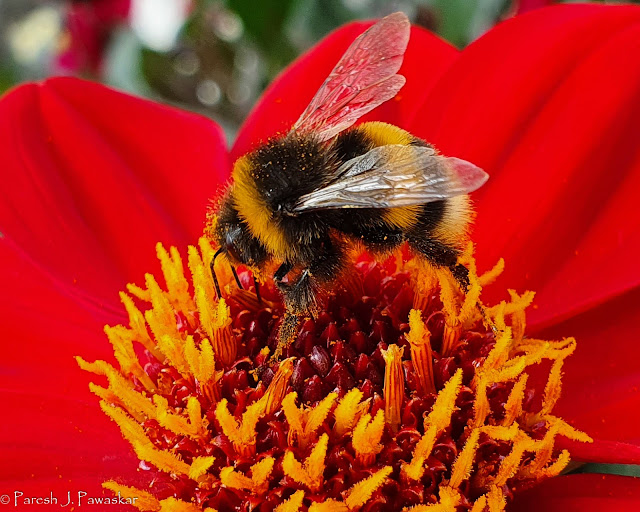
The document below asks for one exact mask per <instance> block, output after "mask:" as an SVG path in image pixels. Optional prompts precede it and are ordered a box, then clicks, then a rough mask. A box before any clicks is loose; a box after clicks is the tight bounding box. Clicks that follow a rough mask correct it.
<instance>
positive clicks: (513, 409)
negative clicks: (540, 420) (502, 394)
mask: <svg viewBox="0 0 640 512" xmlns="http://www.w3.org/2000/svg"><path fill="white" fill-rule="evenodd" d="M528 378H529V376H528V375H527V374H526V373H524V374H522V375H521V376H520V378H519V379H518V381H517V382H516V383H515V384H514V386H513V389H512V390H511V393H510V394H509V398H508V399H507V403H506V404H505V406H504V411H505V413H504V419H503V420H502V424H503V425H511V424H512V423H513V422H514V421H515V420H516V418H518V417H519V416H520V415H521V414H522V402H523V401H524V392H525V389H526V387H527V379H528Z"/></svg>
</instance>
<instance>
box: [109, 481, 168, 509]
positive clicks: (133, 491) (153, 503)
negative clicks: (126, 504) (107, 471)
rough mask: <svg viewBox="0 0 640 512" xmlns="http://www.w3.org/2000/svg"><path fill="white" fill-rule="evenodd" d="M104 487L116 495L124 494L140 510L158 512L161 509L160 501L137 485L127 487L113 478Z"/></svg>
mask: <svg viewBox="0 0 640 512" xmlns="http://www.w3.org/2000/svg"><path fill="white" fill-rule="evenodd" d="M102 487H104V488H105V489H108V490H110V491H111V492H113V493H114V494H116V495H120V496H122V497H123V498H124V499H125V500H128V501H130V503H131V504H132V505H133V506H134V507H136V508H137V509H138V510H142V511H150V512H156V511H158V510H160V502H159V501H158V500H157V499H156V498H155V496H153V494H150V493H148V492H146V491H143V490H141V489H138V488H137V487H127V486H126V485H120V484H119V483H117V482H114V481H113V480H109V481H107V482H104V483H103V484H102Z"/></svg>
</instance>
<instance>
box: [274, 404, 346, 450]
mask: <svg viewBox="0 0 640 512" xmlns="http://www.w3.org/2000/svg"><path fill="white" fill-rule="evenodd" d="M297 397H298V394H297V393H296V392H291V393H289V394H288V395H287V396H286V397H285V398H284V400H283V401H282V410H283V411H284V415H285V417H286V418H287V422H288V423H289V444H290V445H291V444H293V442H294V440H297V441H298V445H299V446H300V448H302V449H304V448H305V447H306V446H307V445H308V444H309V443H311V442H312V441H313V440H314V436H315V432H316V430H318V429H319V428H320V426H321V425H322V424H323V423H324V420H325V419H326V418H327V416H329V413H330V412H331V409H332V407H333V404H334V403H335V401H336V398H338V395H337V394H336V393H329V394H328V395H327V396H326V397H325V398H324V399H323V400H322V401H321V402H320V403H318V405H316V406H315V407H313V408H306V407H304V406H302V407H301V408H298V407H297V406H296V399H297Z"/></svg>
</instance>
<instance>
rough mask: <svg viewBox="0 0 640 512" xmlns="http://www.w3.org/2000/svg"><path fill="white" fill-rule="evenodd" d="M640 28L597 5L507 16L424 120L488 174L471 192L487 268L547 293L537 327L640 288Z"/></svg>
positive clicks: (428, 105)
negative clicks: (498, 267)
mask: <svg viewBox="0 0 640 512" xmlns="http://www.w3.org/2000/svg"><path fill="white" fill-rule="evenodd" d="M639 21H640V8H638V7H636V6H596V5H583V6H558V7H552V8H548V9H542V10H538V11H535V12H533V13H531V14H528V15H525V16H519V17H516V18H513V19H511V20H508V21H506V22H505V23H503V24H502V25H500V26H498V27H497V28H496V29H494V30H492V31H491V32H490V33H488V34H487V35H486V36H484V37H482V38H481V39H480V40H478V41H477V42H476V43H474V44H472V45H471V46H469V47H468V48H467V49H465V50H464V51H463V52H462V54H461V56H460V58H459V59H458V60H457V61H456V62H455V63H454V64H453V65H452V66H451V68H450V69H449V71H448V72H447V73H446V74H445V75H444V77H443V78H442V80H440V82H439V83H438V85H437V87H436V88H434V89H433V91H432V93H431V94H430V95H429V96H428V97H427V100H426V102H425V103H424V105H423V107H422V109H421V110H420V112H419V114H418V116H417V118H416V120H415V121H414V123H413V126H412V129H413V131H414V132H415V133H417V134H418V135H421V136H423V137H425V138H426V139H427V140H429V141H431V142H433V143H434V144H435V145H436V146H437V147H438V148H439V149H440V150H441V151H442V152H443V153H445V154H449V155H455V156H458V157H461V158H465V159H467V160H470V161H472V162H474V163H476V164H477V165H479V166H481V167H483V168H484V169H485V170H486V171H487V172H488V173H489V174H490V176H491V178H490V180H489V182H488V183H487V185H485V186H484V187H483V188H482V189H480V191H478V192H477V193H476V194H474V197H475V198H476V200H477V212H478V216H477V222H476V226H475V229H474V240H475V241H476V242H477V247H478V249H477V251H478V259H479V263H480V266H481V268H483V267H485V268H486V267H488V266H489V265H492V264H493V263H494V262H495V261H496V260H497V259H498V258H499V257H501V256H503V257H505V259H506V264H507V267H506V272H505V273H504V275H503V277H502V278H501V283H507V284H508V286H509V287H514V288H516V289H519V290H523V289H533V290H536V291H537V292H538V297H537V301H536V302H537V304H538V309H537V310H534V311H532V313H531V324H532V326H535V325H536V324H538V325H542V324H550V323H553V322H554V321H558V320H560V319H562V318H565V317H568V316H570V315H572V314H576V313H578V312H579V311H581V310H584V309H586V308H588V307H590V306H592V305H594V304H597V303H599V302H602V301H604V300H607V299H608V298H610V297H613V296H615V295H617V294H620V293H623V292H624V291H625V290H626V289H628V288H629V287H632V286H634V285H636V284H638V283H639V282H640V267H638V266H637V265H636V264H635V260H637V258H638V257H639V256H640V223H638V221H637V219H638V216H637V215H630V212H632V211H633V203H632V202H631V201H632V200H633V199H632V196H633V191H635V190H636V189H637V187H638V184H639V180H640V160H639V159H638V154H637V151H636V150H635V148H636V147H637V144H638V142H640V132H638V130H637V129H636V128H637V127H636V124H637V118H638V115H639V114H640V95H639V94H638V91H640V68H639V67H638V66H637V65H635V64H636V63H635V60H636V59H635V55H637V54H638V52H639V51H640V24H638V22H639ZM621 255H624V257H621ZM612 261H615V262H616V264H615V265H610V262H612ZM603 265H608V268H607V271H606V272H605V271H602V268H603ZM609 267H614V268H609ZM495 288H501V287H500V286H496V287H495ZM488 291H489V293H491V292H490V290H488Z"/></svg>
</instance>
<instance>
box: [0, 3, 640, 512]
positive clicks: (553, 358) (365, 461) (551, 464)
mask: <svg viewBox="0 0 640 512" xmlns="http://www.w3.org/2000/svg"><path fill="white" fill-rule="evenodd" d="M638 20H640V8H637V7H633V6H615V7H610V6H606V7H605V6H593V5H589V6H585V5H582V6H576V5H571V6H558V7H551V8H543V9H539V10H536V11H534V12H532V13H529V14H527V15H523V16H519V17H516V18H513V19H511V20H508V21H506V22H504V23H502V24H501V25H498V26H497V27H495V28H494V29H492V30H491V31H490V32H489V33H487V34H486V35H485V36H483V37H482V38H480V39H479V40H478V41H476V42H475V43H473V44H472V45H470V46H469V47H468V48H466V49H465V50H463V51H461V52H459V51H457V50H455V49H454V48H452V47H450V46H449V45H447V44H446V43H444V42H442V41H441V40H439V39H438V38H436V37H435V36H433V35H431V34H430V33H428V32H425V31H422V30H420V29H418V28H414V29H412V35H411V40H410V43H409V48H408V51H407V54H406V57H405V62H404V64H403V68H402V69H401V71H400V72H401V73H402V74H404V75H405V77H406V78H407V85H406V86H405V88H403V90H402V91H401V93H400V95H399V96H398V97H397V98H396V99H395V100H393V101H390V102H388V103H386V104H384V105H383V106H381V107H379V108H378V109H376V110H375V111H374V112H372V113H371V114H369V115H368V116H367V117H366V118H365V119H363V120H373V119H379V120H383V121H387V122H391V123H393V124H396V125H398V126H401V127H402V128H405V129H407V130H409V131H411V132H412V133H414V134H415V135H417V136H419V137H422V138H424V139H426V140H428V141H430V142H431V143H433V144H434V145H435V146H436V147H438V148H439V150H440V151H441V152H442V153H444V154H448V155H455V156H458V157H461V158H464V159H466V160H469V161H472V162H474V163H476V164H477V165H479V166H480V167H482V168H484V169H485V170H487V172H488V173H489V174H490V175H491V179H490V181H489V182H488V184H487V185H486V186H485V187H483V189H481V190H480V191H479V192H478V193H477V194H475V197H474V199H475V204H476V211H477V220H476V223H475V226H474V230H473V236H472V238H473V241H474V247H473V248H472V247H471V246H470V248H469V250H468V251H467V252H466V253H465V255H464V257H463V258H464V262H465V264H466V265H467V266H468V267H469V268H470V270H471V277H472V286H471V288H470V290H469V292H468V293H467V294H466V295H464V294H462V293H460V291H459V290H458V289H457V288H456V287H455V284H454V283H452V282H451V280H450V279H449V278H448V276H447V275H446V274H445V273H442V272H434V271H433V269H430V268H427V267H424V266H423V265H422V264H421V263H420V262H419V261H417V260H416V259H415V258H413V257H412V256H411V255H410V254H407V253H404V252H401V253H398V254H395V255H393V256H392V257H390V258H388V259H385V260H383V261H374V260H372V259H371V258H370V257H369V256H368V255H366V254H359V255H355V256H354V261H353V272H351V274H350V277H349V279H343V280H342V281H340V282H339V283H337V284H336V286H335V288H333V289H332V290H330V291H329V292H328V293H327V297H326V299H325V303H324V304H325V306H324V310H323V311H322V313H321V314H320V315H318V316H317V317H316V318H314V319H309V320H307V321H306V322H305V323H304V324H303V325H302V327H301V332H300V334H299V335H298V337H297V339H296V341H295V343H294V344H293V345H292V346H291V347H290V348H289V349H288V352H287V354H286V357H285V358H284V359H282V360H280V361H270V360H269V354H270V352H271V351H272V350H273V347H274V343H275V333H276V332H277V324H278V321H279V319H280V317H281V315H282V310H283V306H282V303H281V299H280V297H279V295H278V293H277V292H276V290H275V288H274V286H273V284H272V283H269V282H267V283H265V286H264V290H263V293H262V301H258V300H257V298H256V295H255V293H254V292H253V290H252V281H251V280H250V274H249V272H248V271H246V270H242V269H241V270H240V272H239V278H240V281H241V284H242V287H243V289H238V288H237V287H236V285H235V284H234V280H233V277H232V276H230V275H229V274H228V273H225V271H226V269H225V268H223V267H221V268H220V269H219V273H220V276H221V281H222V284H223V288H224V293H223V299H220V300H218V298H217V297H216V296H215V293H214V292H213V288H212V282H211V280H210V278H209V274H208V272H207V270H208V269H207V265H208V261H209V260H210V258H211V253H212V250H213V248H212V247H211V245H210V243H209V241H207V240H206V239H200V236H201V233H202V228H203V222H204V215H205V211H206V208H207V204H208V202H209V200H210V198H211V197H212V196H214V195H215V191H216V189H217V188H219V187H220V186H222V184H223V183H224V181H225V180H226V179H227V177H228V174H229V171H230V168H231V164H232V162H233V160H234V159H235V158H237V157H238V156H240V155H242V154H244V153H246V152H247V151H249V150H250V149H251V148H253V147H255V146H256V145H257V144H259V143H260V141H264V140H266V139H267V138H268V137H270V136H272V135H274V134H275V133H277V132H279V131H282V130H285V129H286V128H287V127H288V126H290V125H291V124H292V123H293V121H294V120H295V119H296V117H297V116H298V115H299V113H300V112H301V111H302V110H303V109H304V107H305V106H306V104H307V103H308V101H309V100H310V98H311V96H312V95H313V94H314V92H315V91H316V90H317V88H318V86H319V85H320V83H321V82H322V80H323V79H324V77H325V76H326V75H327V74H328V72H329V71H330V69H331V68H332V66H333V65H334V64H335V62H336V60H337V59H338V58H339V56H340V55H342V53H343V52H344V50H345V49H346V47H347V46H348V45H349V43H350V42H351V41H352V40H353V39H354V38H355V37H356V36H357V35H358V34H359V33H361V32H362V31H363V30H364V29H365V28H366V26H368V25H367V24H363V23H356V24H351V25H348V26H346V27H344V28H342V29H340V30H338V31H336V32H334V33H333V34H331V35H330V36H328V37H327V38H326V39H325V40H323V41H322V42H321V43H319V44H318V45H317V46H316V47H315V48H313V49H312V50H310V51H309V52H308V53H307V54H305V55H304V56H302V57H301V58H300V59H299V60H298V61H296V62H295V63H294V64H292V65H291V66H290V67H289V68H288V69H287V70H286V71H285V72H284V73H283V74H282V75H281V76H280V77H279V78H278V79H277V80H276V81H275V82H274V83H273V84H272V85H271V87H270V88H269V89H268V90H267V91H266V93H265V94H264V96H263V98H262V99H261V101H260V102H259V104H258V105H257V106H256V108H255V109H254V111H253V113H252V114H251V115H250V116H249V118H248V119H247V121H246V123H245V125H244V126H243V128H242V129H241V131H240V134H239V135H238V138H237V140H236V142H235V143H234V145H233V147H232V148H231V150H230V152H227V151H226V149H225V144H224V140H223V136H222V134H221V131H220V130H219V129H218V127H217V126H216V125H215V124H214V123H212V122H211V121H209V120H206V119H204V118H201V117H198V116H195V115H192V114H188V113H184V112H180V111H177V110H174V109H171V108H168V107H164V106H160V105H157V104H154V103H151V102H148V101H145V100H141V99H137V98H133V97H130V96H127V95H124V94H121V93H119V92H115V91H112V90H109V89H107V88H105V87H103V86H100V85H96V84H92V83H89V82H84V81H80V80H76V79H70V78H64V79H52V80H49V81H46V82H44V83H42V84H27V85H24V86H21V87H19V88H17V89H15V90H14V91H12V92H10V93H9V94H7V95H6V96H5V97H4V98H3V99H2V100H1V101H0V131H1V132H2V134H3V135H4V137H3V138H2V140H3V141H6V142H4V144H5V146H4V151H3V154H4V168H5V172H4V173H3V177H4V183H3V187H2V189H1V190H0V233H1V238H0V258H2V262H3V265H2V267H1V270H0V272H2V282H3V294H2V297H1V300H2V310H3V315H2V317H1V319H0V322H1V326H2V330H1V331H0V332H2V334H3V343H4V347H3V348H4V358H3V361H2V371H1V372H0V375H1V378H2V381H1V382H2V389H3V391H4V393H3V403H2V405H3V410H4V411H5V415H4V418H5V420H4V422H3V423H2V424H3V428H4V431H3V433H4V435H3V436H2V439H3V441H2V443H3V444H2V449H1V453H2V462H3V464H1V465H0V468H2V469H0V475H1V481H2V489H1V490H2V493H3V494H6V495H8V496H9V495H10V496H11V499H12V500H13V498H14V494H13V493H14V491H15V490H19V491H20V492H22V493H24V494H23V495H22V496H21V498H23V497H24V496H41V495H43V494H44V493H48V492H49V491H51V492H53V493H58V494H60V500H61V501H62V503H64V502H65V501H66V496H67V492H68V491H69V492H71V493H72V494H74V499H75V500H76V503H75V504H76V505H80V503H77V500H78V499H79V498H78V491H82V492H84V493H86V494H85V495H84V496H83V499H87V497H96V498H97V497H100V498H101V499H104V497H105V496H112V492H115V494H116V496H119V497H120V498H123V499H125V500H127V499H128V500H130V501H131V502H133V501H135V503H134V504H135V507H137V508H138V509H140V510H164V511H176V510H184V511H191V510H193V511H198V510H219V511H221V512H222V511H227V510H254V509H256V507H260V508H259V510H260V511H271V510H278V511H279V512H286V511H293V510H316V511H322V510H345V511H346V510H367V511H373V510H403V509H405V508H406V509H408V510H414V511H416V512H417V511H422V510H474V511H480V510H485V509H488V510H491V511H494V510H509V511H524V510H533V509H536V510H537V509H540V508H541V507H546V508H547V509H548V510H585V509H586V510H616V511H619V510H634V509H635V508H637V507H638V504H639V503H640V485H639V484H638V483H637V481H636V480H634V479H632V478H628V477H622V476H615V475H607V476H603V475H595V474H569V475H564V476H558V475H560V474H561V473H562V472H563V471H566V470H567V469H568V468H569V467H570V466H569V457H570V458H571V460H572V461H573V463H580V462H589V461H595V462H603V463H627V464H637V463H638V462H639V461H640V448H639V447H638V440H639V439H640V435H639V430H638V427H637V425H638V419H639V418H638V411H640V408H639V407H638V405H639V404H638V401H639V400H640V393H638V384H639V383H640V376H639V375H638V369H637V363H636V361H637V354H638V349H637V347H636V343H635V340H636V336H634V334H637V332H638V330H637V323H636V319H635V316H636V315H635V313H636V311H637V303H638V298H639V297H638V289H637V283H638V280H639V276H638V269H637V265H635V259H636V257H637V256H638V255H639V254H638V253H639V252H640V233H639V232H638V226H639V224H638V222H637V215H635V214H634V212H635V204H634V200H635V197H634V191H635V190H636V189H637V187H638V186H639V185H640V183H638V181H639V180H640V167H639V165H638V159H637V158H636V156H637V155H636V153H637V151H636V146H637V144H638V131H637V129H635V124H636V120H637V114H638V97H639V96H638V91H639V90H640V71H639V70H638V67H637V66H635V65H634V60H635V58H634V56H635V55H637V53H638V46H639V43H638V41H640V38H639V37H638V35H639V34H638V31H639V29H638V27H639V25H638V24H637V21H638ZM159 241H160V242H162V243H158V242H159ZM154 247H155V248H156V249H155V251H154V250H153V248H154ZM473 249H475V252H474V251H473ZM156 256H157V259H156ZM503 262H504V264H503ZM127 283H128V284H127ZM507 287H508V289H509V291H508V293H506V292H505V290H506V289H507ZM125 290H126V291H125ZM533 291H535V292H536V293H535V299H534V294H533ZM118 297H119V298H120V300H121V303H118ZM478 297H480V299H481V300H482V302H483V303H484V304H485V306H486V315H487V317H488V318H489V319H490V320H491V322H492V323H494V324H495V330H494V329H491V328H489V327H487V325H486V322H484V321H483V318H482V315H481V314H480V312H479V310H478V309H477V308H476V307H475V300H476V299H477V298H478ZM107 340H108V341H107ZM109 342H110V343H109ZM74 356H78V357H77V359H74ZM78 364H79V366H80V369H79V368H78ZM81 370H87V371H89V372H93V373H94V374H97V376H95V377H94V378H93V379H92V380H93V381H95V383H92V384H91V386H90V391H91V392H92V393H89V392H88V390H87V389H86V383H87V380H88V377H87V373H86V372H83V371H81ZM95 395H97V396H98V398H99V399H100V406H101V408H102V411H103V412H104V413H105V414H102V412H101V411H100V410H99V408H98V406H97V403H96V402H97V400H96V396H95ZM103 486H104V489H107V490H109V491H111V492H107V493H106V494H103V493H104V492H105V491H104V490H103ZM133 498H135V500H134V499H133ZM16 499H18V498H16ZM85 503H86V502H85ZM103 503H104V502H103ZM118 507H119V505H118V506H116V507H113V506H110V507H109V508H110V509H111V510H116V509H117V508H118ZM505 507H506V508H505ZM52 509H55V508H52ZM122 509H123V510H133V509H132V508H131V506H123V507H122Z"/></svg>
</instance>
